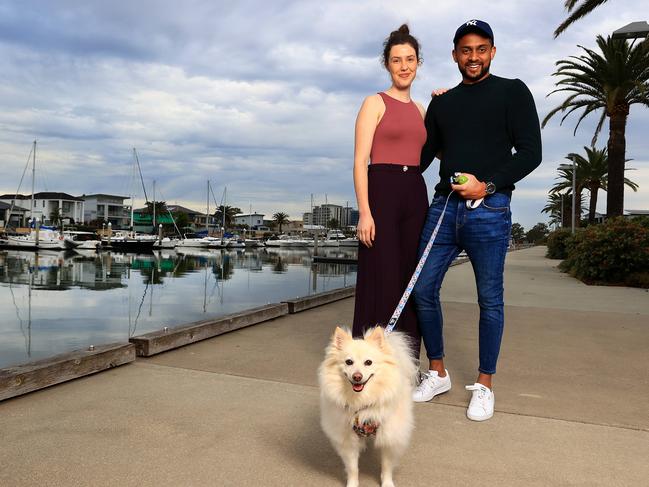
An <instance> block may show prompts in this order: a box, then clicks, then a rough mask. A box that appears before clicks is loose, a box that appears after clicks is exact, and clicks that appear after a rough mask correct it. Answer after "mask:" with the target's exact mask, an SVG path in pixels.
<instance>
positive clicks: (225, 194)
mask: <svg viewBox="0 0 649 487" xmlns="http://www.w3.org/2000/svg"><path fill="white" fill-rule="evenodd" d="M227 197H228V187H227V186H226V187H225V188H223V215H222V216H223V232H225V208H226V206H225V203H226V201H227Z"/></svg>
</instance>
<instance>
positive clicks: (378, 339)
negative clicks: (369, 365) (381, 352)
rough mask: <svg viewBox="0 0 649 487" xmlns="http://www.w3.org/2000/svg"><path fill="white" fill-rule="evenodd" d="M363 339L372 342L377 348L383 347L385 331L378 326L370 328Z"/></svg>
mask: <svg viewBox="0 0 649 487" xmlns="http://www.w3.org/2000/svg"><path fill="white" fill-rule="evenodd" d="M365 340H366V341H368V342H372V343H374V344H375V345H376V346H377V347H379V348H383V345H384V344H385V333H384V331H383V328H382V327H380V326H377V327H376V328H372V331H370V333H369V334H368V335H367V336H366V337H365Z"/></svg>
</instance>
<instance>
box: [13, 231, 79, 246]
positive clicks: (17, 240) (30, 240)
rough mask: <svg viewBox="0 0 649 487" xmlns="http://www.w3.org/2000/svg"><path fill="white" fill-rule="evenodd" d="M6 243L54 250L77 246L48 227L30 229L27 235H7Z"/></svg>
mask: <svg viewBox="0 0 649 487" xmlns="http://www.w3.org/2000/svg"><path fill="white" fill-rule="evenodd" d="M37 234H38V236H37ZM7 245H11V246H13V247H22V248H26V249H54V250H66V249H73V248H75V247H78V246H79V244H78V242H75V241H74V240H72V239H71V238H70V237H66V236H65V235H63V234H62V233H61V232H59V231H58V230H55V229H53V228H49V227H41V228H40V229H39V230H38V231H36V230H35V229H32V231H31V232H30V233H29V234H28V235H7Z"/></svg>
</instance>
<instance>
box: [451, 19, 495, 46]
mask: <svg viewBox="0 0 649 487" xmlns="http://www.w3.org/2000/svg"><path fill="white" fill-rule="evenodd" d="M471 33H476V34H482V35H484V36H485V37H488V38H489V39H491V43H492V44H493V43H494V33H493V31H492V30H491V27H490V26H489V24H487V23H486V22H484V21H483V20H478V19H471V20H468V21H467V22H465V23H464V24H462V25H461V26H459V27H458V28H457V30H456V31H455V37H453V45H456V44H457V41H459V40H460V39H461V38H462V37H464V36H465V35H466V34H471Z"/></svg>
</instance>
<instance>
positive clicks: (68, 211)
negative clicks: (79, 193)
mask: <svg viewBox="0 0 649 487" xmlns="http://www.w3.org/2000/svg"><path fill="white" fill-rule="evenodd" d="M31 200H32V195H31V194H29V195H22V194H3V195H0V201H2V202H3V203H7V204H8V205H12V204H14V205H16V206H21V207H23V208H25V209H27V214H26V215H25V216H26V217H27V218H28V219H29V218H33V217H36V218H38V220H39V221H40V222H42V223H44V224H51V223H53V221H52V217H55V216H56V215H58V220H59V221H62V222H64V223H67V224H69V223H83V222H84V215H83V212H84V203H85V202H84V200H83V198H78V197H76V196H72V195H69V194H67V193H57V192H50V191H43V192H40V193H34V206H33V208H32V201H31ZM57 223H58V222H57Z"/></svg>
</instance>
